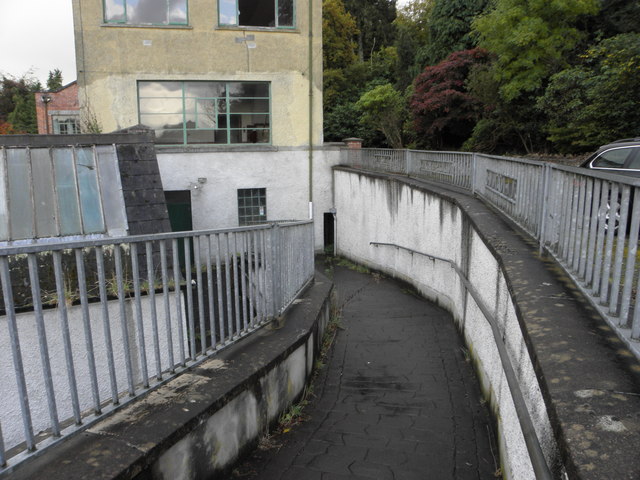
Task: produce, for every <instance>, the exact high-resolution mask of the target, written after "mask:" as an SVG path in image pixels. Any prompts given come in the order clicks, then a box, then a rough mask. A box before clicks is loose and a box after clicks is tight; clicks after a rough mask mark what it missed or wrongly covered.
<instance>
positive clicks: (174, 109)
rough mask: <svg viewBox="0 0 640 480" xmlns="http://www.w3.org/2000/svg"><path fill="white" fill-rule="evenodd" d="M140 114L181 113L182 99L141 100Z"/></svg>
mask: <svg viewBox="0 0 640 480" xmlns="http://www.w3.org/2000/svg"><path fill="white" fill-rule="evenodd" d="M140 113H182V99H181V98H141V99H140Z"/></svg>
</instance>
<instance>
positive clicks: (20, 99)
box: [7, 92, 38, 133]
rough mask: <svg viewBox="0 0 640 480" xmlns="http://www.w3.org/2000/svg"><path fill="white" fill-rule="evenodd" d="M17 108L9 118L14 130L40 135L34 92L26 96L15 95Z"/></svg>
mask: <svg viewBox="0 0 640 480" xmlns="http://www.w3.org/2000/svg"><path fill="white" fill-rule="evenodd" d="M13 101H14V104H15V107H14V109H13V112H11V113H10V114H9V115H8V116H7V120H8V121H9V123H10V124H11V125H13V128H14V129H15V130H16V131H17V132H20V133H38V121H37V118H36V97H35V94H34V93H32V92H29V93H27V94H26V95H20V94H15V95H14V99H13Z"/></svg>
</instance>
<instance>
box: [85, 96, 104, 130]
mask: <svg viewBox="0 0 640 480" xmlns="http://www.w3.org/2000/svg"><path fill="white" fill-rule="evenodd" d="M80 132H82V133H102V124H101V123H100V120H98V117H97V115H96V113H95V111H94V110H93V108H92V107H91V105H90V104H88V103H87V104H86V105H85V106H84V107H83V108H82V111H81V112H80Z"/></svg>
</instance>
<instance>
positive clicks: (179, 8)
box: [169, 0, 187, 25]
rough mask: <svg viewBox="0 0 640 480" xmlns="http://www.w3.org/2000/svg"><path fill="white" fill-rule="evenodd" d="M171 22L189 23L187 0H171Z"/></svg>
mask: <svg viewBox="0 0 640 480" xmlns="http://www.w3.org/2000/svg"><path fill="white" fill-rule="evenodd" d="M169 23H173V24H179V25H186V24H187V0H169Z"/></svg>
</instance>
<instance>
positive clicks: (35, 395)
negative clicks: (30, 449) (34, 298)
mask: <svg viewBox="0 0 640 480" xmlns="http://www.w3.org/2000/svg"><path fill="white" fill-rule="evenodd" d="M169 295H170V315H171V317H170V324H171V329H172V335H173V339H174V340H173V354H174V359H175V361H176V362H177V361H179V358H180V357H179V355H180V345H179V343H178V341H177V339H178V328H181V329H182V331H183V338H184V339H185V343H184V348H185V351H186V352H187V354H188V351H189V350H188V348H189V347H188V345H187V333H186V326H185V323H186V320H185V319H186V314H185V312H184V302H182V301H181V303H180V305H181V317H182V324H179V323H178V318H177V317H178V316H177V311H176V308H177V307H176V294H175V293H170V294H169ZM141 303H142V318H143V330H144V336H145V349H146V356H147V363H148V369H149V376H150V377H151V376H153V375H155V374H156V373H157V372H156V370H155V358H156V357H155V353H154V349H153V343H152V338H153V337H152V323H151V312H150V308H151V302H150V297H148V296H144V297H142V302H141ZM125 305H126V319H127V320H126V321H127V330H128V333H129V344H130V351H131V360H132V366H133V377H134V380H135V382H136V383H138V382H140V381H141V378H142V377H141V367H140V356H139V355H140V349H139V347H138V345H139V343H138V328H137V322H136V319H135V316H134V312H135V306H134V300H133V299H127V300H126V301H125ZM108 311H109V313H108V315H109V321H108V325H109V332H110V333H111V340H112V344H113V352H114V365H115V371H116V381H117V386H118V392H121V393H122V392H126V391H127V390H128V381H127V373H126V367H125V350H124V348H123V342H122V338H123V335H122V327H121V317H120V308H119V304H118V301H111V302H109V309H108ZM156 311H157V314H158V336H159V342H160V363H161V368H162V369H163V370H166V369H168V368H169V348H168V343H167V328H166V323H165V322H166V317H165V315H164V300H163V296H162V295H161V294H156ZM89 317H90V324H91V337H92V340H93V348H94V353H95V359H96V370H97V375H98V386H99V393H100V400H101V401H102V402H104V401H107V400H110V399H111V384H110V381H109V378H110V377H109V371H108V361H107V354H106V352H107V349H106V344H105V338H106V337H105V329H104V321H103V314H102V306H101V304H100V303H93V304H90V305H89ZM68 321H69V330H70V336H71V345H72V351H73V361H74V367H75V373H76V379H77V387H78V395H79V400H80V409H81V411H86V410H90V409H91V408H92V407H93V405H94V403H93V394H92V389H91V383H90V379H89V363H88V358H89V357H88V354H87V348H86V340H85V328H84V321H83V317H82V311H81V307H80V306H72V307H69V308H68ZM16 322H17V325H18V335H19V338H20V349H21V353H22V362H23V365H24V371H25V378H26V382H27V391H28V397H29V407H30V410H31V417H32V422H33V430H34V433H35V434H37V433H38V432H40V431H43V430H45V429H47V428H48V427H49V426H50V417H49V409H48V404H47V397H46V395H45V391H46V390H45V384H44V375H43V373H42V372H43V369H42V364H41V361H40V358H41V357H40V348H39V343H38V334H37V329H36V321H35V315H34V314H33V313H32V312H31V313H21V314H18V315H16ZM44 325H45V330H46V335H47V343H48V349H49V357H50V361H51V372H52V379H53V385H54V390H55V396H56V404H57V410H58V418H59V419H60V421H62V420H65V419H68V418H71V417H72V416H73V410H72V403H71V393H70V392H71V390H70V388H69V377H68V375H67V364H66V361H65V352H64V343H63V339H62V334H61V331H62V329H61V323H60V319H59V311H58V309H52V310H45V311H44ZM0 379H2V381H1V385H2V408H1V409H0V424H1V425H2V434H3V438H4V442H5V448H7V449H9V448H11V447H13V446H15V445H17V444H19V443H20V442H22V441H24V430H23V424H22V414H21V410H20V403H19V399H18V390H17V383H16V376H15V373H14V369H13V359H12V354H11V343H10V339H9V330H8V326H7V317H6V316H2V317H0Z"/></svg>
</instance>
